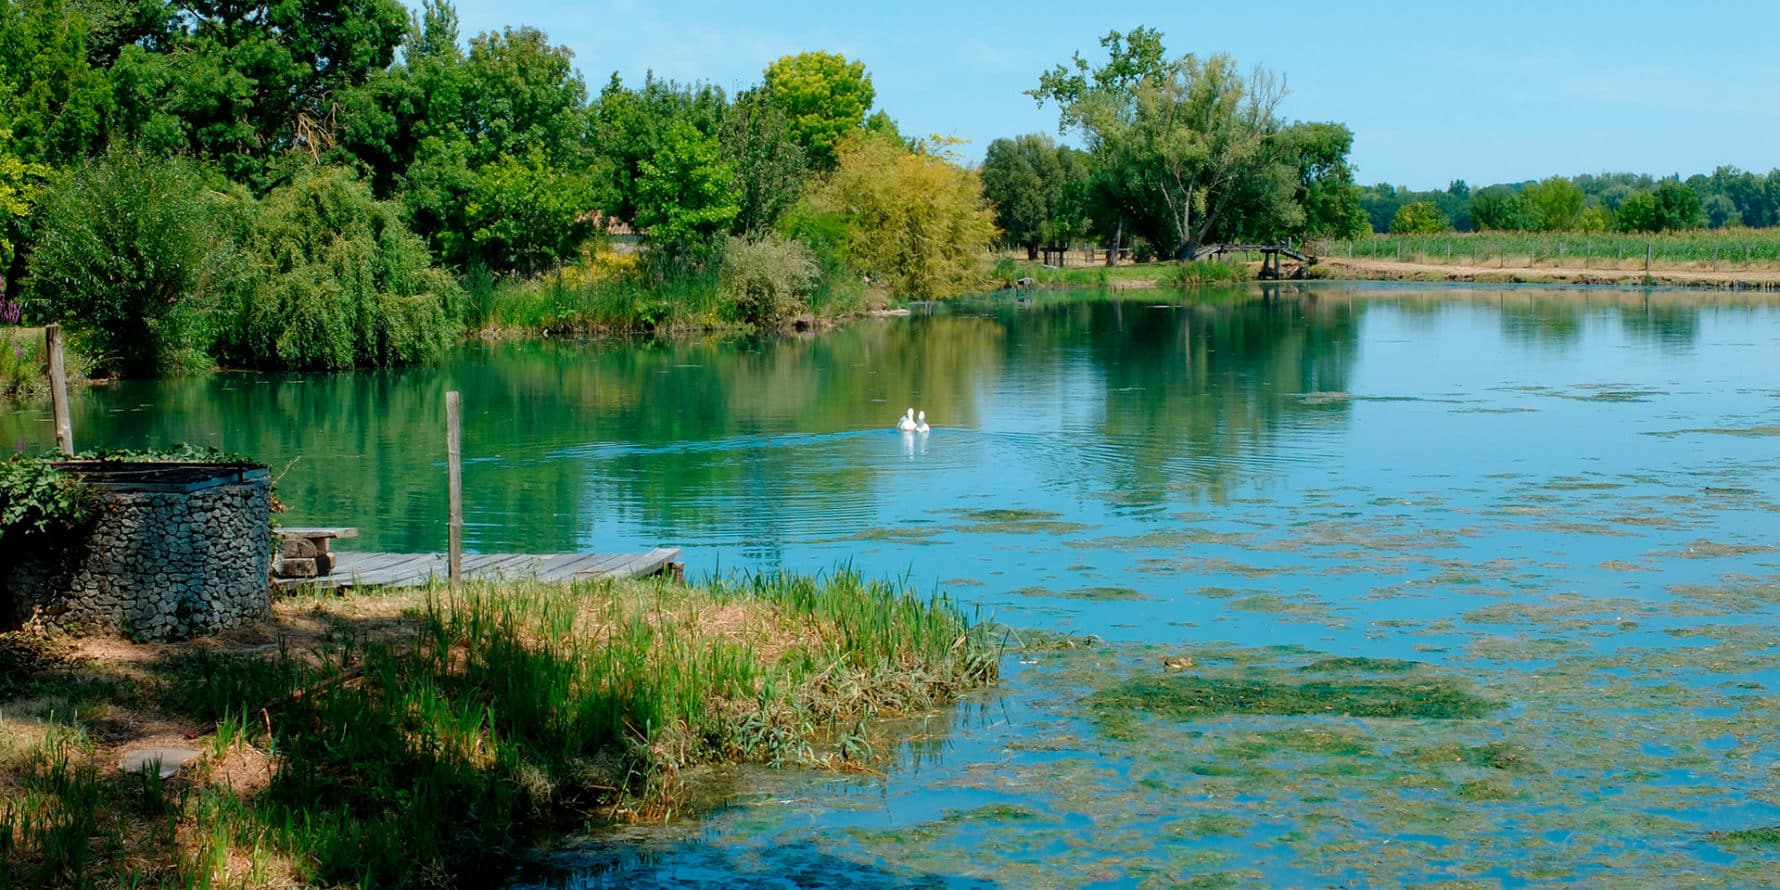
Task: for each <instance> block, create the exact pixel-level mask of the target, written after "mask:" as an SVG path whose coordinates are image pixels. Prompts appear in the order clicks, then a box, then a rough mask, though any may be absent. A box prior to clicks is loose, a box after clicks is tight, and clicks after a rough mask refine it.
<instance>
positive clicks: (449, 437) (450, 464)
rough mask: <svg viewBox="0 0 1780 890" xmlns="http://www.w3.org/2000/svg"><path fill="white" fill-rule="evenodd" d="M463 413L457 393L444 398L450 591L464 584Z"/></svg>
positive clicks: (447, 556) (447, 561) (449, 393)
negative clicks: (449, 515)
mask: <svg viewBox="0 0 1780 890" xmlns="http://www.w3.org/2000/svg"><path fill="white" fill-rule="evenodd" d="M462 415H463V409H462V405H461V400H460V399H459V398H458V394H457V390H452V391H451V392H448V393H446V394H445V464H446V473H447V474H448V478H449V480H450V481H449V483H448V489H449V495H450V500H451V543H450V550H449V552H448V553H447V554H446V567H447V572H448V573H449V577H450V579H451V589H452V590H456V589H457V588H458V587H459V586H460V585H462V584H463V580H464V478H463V449H462V447H461V446H462V428H463V416H462Z"/></svg>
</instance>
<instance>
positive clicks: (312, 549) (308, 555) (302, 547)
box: [284, 538, 319, 559]
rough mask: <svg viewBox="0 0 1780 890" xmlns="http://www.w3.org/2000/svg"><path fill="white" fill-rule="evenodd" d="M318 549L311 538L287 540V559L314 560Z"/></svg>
mask: <svg viewBox="0 0 1780 890" xmlns="http://www.w3.org/2000/svg"><path fill="white" fill-rule="evenodd" d="M318 552H319V551H318V549H317V548H316V546H315V541H313V540H312V539H309V538H285V539H284V558H285V559H314V558H315V555H316V553H318Z"/></svg>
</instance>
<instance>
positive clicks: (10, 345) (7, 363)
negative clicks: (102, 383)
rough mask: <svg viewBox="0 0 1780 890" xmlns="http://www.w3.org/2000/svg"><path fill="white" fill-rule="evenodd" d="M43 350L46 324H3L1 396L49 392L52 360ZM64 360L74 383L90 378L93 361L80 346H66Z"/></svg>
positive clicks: (24, 396) (28, 396)
mask: <svg viewBox="0 0 1780 890" xmlns="http://www.w3.org/2000/svg"><path fill="white" fill-rule="evenodd" d="M0 302H3V301H0ZM43 350H44V343H43V329H42V328H15V327H4V326H0V400H4V399H32V398H38V397H41V396H45V395H48V394H49V373H48V371H47V368H48V362H47V361H46V360H45V358H44V352H43ZM63 360H64V361H65V362H66V364H67V367H68V382H69V383H70V384H71V385H72V384H78V383H79V382H81V381H83V380H86V379H87V376H88V375H89V374H90V373H91V366H92V363H91V362H90V361H88V360H87V358H86V356H84V355H82V354H81V353H80V352H79V351H78V350H74V349H68V348H66V347H64V351H63Z"/></svg>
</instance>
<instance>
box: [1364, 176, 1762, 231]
mask: <svg viewBox="0 0 1780 890" xmlns="http://www.w3.org/2000/svg"><path fill="white" fill-rule="evenodd" d="M1361 204H1362V206H1364V208H1365V211H1366V215H1367V217H1368V219H1369V221H1370V223H1371V228H1372V230H1373V231H1375V232H1394V233H1398V234H1432V233H1437V232H1445V231H1455V230H1456V231H1460V232H1471V231H1502V232H1603V231H1619V232H1666V231H1676V230H1682V229H1699V228H1712V229H1723V228H1728V227H1733V226H1747V227H1750V228H1763V227H1768V226H1773V225H1776V224H1780V169H1776V170H1773V171H1771V172H1769V173H1767V174H1765V175H1764V174H1760V173H1751V172H1749V171H1746V170H1739V169H1737V168H1736V167H1731V166H1722V167H1719V168H1717V169H1716V170H1713V171H1712V173H1711V175H1706V174H1695V175H1693V176H1690V177H1688V178H1687V179H1685V180H1683V179H1681V178H1680V177H1679V176H1670V177H1666V178H1660V179H1659V178H1657V177H1653V176H1649V175H1647V174H1640V173H1602V174H1599V175H1587V174H1585V175H1582V176H1570V177H1566V176H1552V177H1548V178H1546V179H1541V180H1538V181H1534V182H1523V183H1504V184H1497V185H1491V186H1487V187H1485V188H1481V189H1475V190H1473V189H1472V188H1471V187H1470V186H1468V185H1466V184H1465V181H1464V180H1462V179H1461V180H1455V181H1454V182H1453V183H1452V184H1451V185H1449V186H1448V187H1447V188H1446V189H1444V190H1438V191H1414V190H1411V189H1407V188H1400V187H1395V186H1391V185H1386V184H1380V185H1373V186H1368V187H1367V188H1365V189H1364V190H1363V191H1362V195H1361Z"/></svg>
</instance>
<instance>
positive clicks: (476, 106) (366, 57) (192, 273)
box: [0, 0, 994, 374]
mask: <svg viewBox="0 0 1780 890" xmlns="http://www.w3.org/2000/svg"><path fill="white" fill-rule="evenodd" d="M875 100H876V93H875V90H874V88H873V85H872V81H871V77H870V75H869V73H868V72H867V70H866V68H865V65H864V64H863V63H862V62H859V61H857V60H849V59H846V58H845V57H843V56H840V55H837V54H833V53H827V52H806V53H800V54H796V55H792V56H787V57H784V58H781V59H778V60H776V61H774V62H772V63H771V64H770V65H769V66H767V67H766V69H765V70H764V71H763V72H762V75H761V80H760V82H759V83H757V84H755V85H753V86H751V87H749V88H747V89H745V90H742V91H741V92H739V93H737V94H736V95H733V96H732V95H728V94H726V93H725V91H724V90H722V89H720V88H718V87H716V86H713V85H711V84H708V83H679V82H675V81H670V80H663V79H659V78H656V77H654V76H652V75H651V76H648V77H646V78H644V80H643V82H642V83H640V84H632V83H626V82H624V81H623V80H622V79H621V78H620V77H619V76H618V75H616V74H614V75H612V76H611V78H610V79H609V80H608V81H607V82H606V83H605V84H604V85H603V86H602V87H601V88H600V89H599V90H598V91H597V93H596V92H593V91H591V90H589V88H588V86H587V84H586V82H585V81H584V79H583V77H582V75H581V73H580V72H579V71H578V70H577V68H576V67H575V64H574V59H573V57H572V55H571V53H570V52H569V50H568V49H567V48H566V47H562V46H559V45H555V44H553V43H551V41H550V39H549V37H548V36H547V35H546V34H545V33H544V32H542V31H540V30H538V29H536V28H531V27H513V28H503V29H501V30H498V31H489V32H484V33H481V34H477V35H474V36H472V37H470V38H469V39H468V40H467V41H466V40H464V39H463V35H461V34H460V32H459V25H458V18H457V14H456V12H455V10H454V8H453V7H452V6H451V4H450V2H449V0H426V2H425V3H424V4H423V5H422V7H421V8H420V9H419V10H416V11H414V12H412V13H411V12H410V11H409V10H407V9H406V8H405V7H403V5H402V4H401V3H400V2H399V0H271V2H266V3H237V2H231V0H72V2H70V0H0V274H3V276H4V277H3V278H0V300H4V302H5V303H6V306H7V307H13V308H15V309H16V308H17V307H20V306H22V307H23V314H24V315H25V316H26V317H27V319H28V320H30V321H35V322H38V323H42V322H47V321H63V322H64V323H66V324H68V325H69V326H71V327H73V328H75V330H76V332H77V333H79V334H82V335H83V336H84V337H85V338H86V340H87V345H88V347H89V348H90V349H91V350H92V351H93V352H94V353H95V354H96V356H97V358H98V359H99V361H100V362H101V363H102V364H103V365H105V366H108V367H110V368H111V369H113V370H116V371H120V372H123V373H131V374H136V373H153V372H156V371H166V370H170V369H176V368H180V367H189V366H194V365H198V366H201V365H205V364H213V363H218V362H221V363H225V364H230V365H235V366H249V367H284V368H338V367H352V366H365V365H380V364H391V363H400V362H408V361H419V360H423V359H425V358H427V357H429V356H432V355H435V354H437V352H438V351H439V350H440V349H441V348H443V346H444V344H446V343H448V342H449V340H450V338H451V336H452V334H453V332H454V330H455V329H456V327H458V326H459V325H460V324H461V322H462V319H463V303H464V290H463V287H462V282H463V281H465V280H468V279H469V278H471V277H476V276H481V277H483V278H485V279H486V278H495V279H502V278H505V279H513V278H523V277H526V276H536V275H539V274H542V273H545V272H548V271H550V270H553V269H557V268H562V267H565V266H571V265H575V264H580V263H585V262H587V261H588V258H589V255H590V254H591V253H594V252H598V251H599V250H601V245H602V244H606V243H609V242H610V240H611V239H612V238H614V237H615V236H616V237H621V238H622V237H625V236H626V235H627V233H631V232H635V233H638V235H639V236H640V240H641V242H642V244H643V248H642V250H641V258H642V262H640V263H637V264H636V266H635V269H634V271H631V272H628V273H627V274H631V275H634V276H637V277H639V278H641V279H644V280H645V283H646V281H647V280H654V279H660V278H663V277H665V276H672V275H694V276H703V277H705V278H708V279H709V280H711V281H712V282H715V283H717V284H716V285H715V286H718V287H720V288H722V289H723V290H724V292H725V293H726V294H727V295H728V297H729V299H728V302H727V303H726V305H727V306H728V307H729V309H728V310H727V311H729V312H731V314H732V316H733V317H732V318H731V319H730V320H731V321H733V322H735V323H737V324H742V325H756V326H758V325H770V324H774V323H777V322H780V321H782V320H783V318H784V317H786V316H787V315H790V314H795V313H798V312H800V311H804V310H807V308H808V300H809V297H810V294H812V293H813V292H814V291H815V290H816V289H817V287H818V286H819V284H820V282H822V281H824V280H828V281H850V282H859V281H865V280H869V281H872V282H874V283H875V285H877V286H881V287H885V288H888V290H889V291H890V293H891V294H893V295H894V296H896V297H937V296H948V295H951V294H954V293H958V292H960V291H961V290H963V289H965V288H966V287H968V286H970V285H971V284H973V283H974V282H973V281H971V280H970V276H969V275H968V274H967V273H966V271H965V270H966V269H967V268H974V265H975V264H976V263H977V261H978V259H979V254H980V253H981V251H982V249H983V248H984V247H986V246H987V244H988V243H989V242H990V240H991V239H992V237H993V234H994V230H993V223H992V221H991V219H990V214H989V212H988V211H987V209H986V208H985V206H984V204H983V200H982V197H981V190H980V184H979V181H978V178H977V174H976V172H975V171H974V170H969V169H966V168H965V167H963V166H961V165H960V164H959V163H957V159H956V157H955V156H954V155H953V154H952V152H951V151H950V148H949V146H948V145H946V144H945V142H944V140H936V139H909V138H905V137H904V136H903V135H902V134H900V133H899V132H898V131H897V127H896V124H895V122H894V121H893V120H892V119H891V118H890V117H889V116H888V114H886V113H885V112H884V111H883V110H882V109H875ZM0 308H5V307H0Z"/></svg>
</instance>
